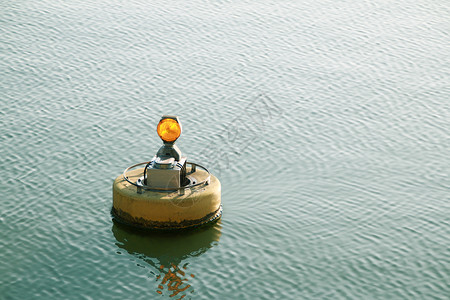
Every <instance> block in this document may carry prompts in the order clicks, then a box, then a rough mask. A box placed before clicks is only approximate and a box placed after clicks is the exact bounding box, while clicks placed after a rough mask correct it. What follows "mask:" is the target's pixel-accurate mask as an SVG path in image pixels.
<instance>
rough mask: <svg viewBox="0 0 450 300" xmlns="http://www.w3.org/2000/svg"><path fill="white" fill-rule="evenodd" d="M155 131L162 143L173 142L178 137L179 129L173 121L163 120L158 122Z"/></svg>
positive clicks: (178, 125)
mask: <svg viewBox="0 0 450 300" xmlns="http://www.w3.org/2000/svg"><path fill="white" fill-rule="evenodd" d="M156 131H157V132H158V135H159V137H160V138H161V139H162V140H163V141H165V142H173V141H175V140H176V139H177V138H178V137H179V136H180V134H181V127H180V124H178V122H177V121H175V120H174V119H163V120H161V121H159V123H158V127H157V128H156Z"/></svg>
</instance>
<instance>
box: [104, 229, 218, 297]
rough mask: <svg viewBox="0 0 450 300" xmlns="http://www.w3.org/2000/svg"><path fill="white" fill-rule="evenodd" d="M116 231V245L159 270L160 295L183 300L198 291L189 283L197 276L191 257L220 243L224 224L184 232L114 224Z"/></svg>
mask: <svg viewBox="0 0 450 300" xmlns="http://www.w3.org/2000/svg"><path fill="white" fill-rule="evenodd" d="M111 230H112V232H113V235H114V237H115V239H116V241H117V242H116V246H117V247H118V248H120V249H123V250H125V251H127V252H128V253H129V254H131V255H133V256H135V257H137V258H139V259H141V260H143V261H145V262H146V263H148V264H149V265H151V266H152V267H153V268H154V269H155V273H156V280H157V281H158V288H157V290H156V293H158V294H161V295H162V294H167V295H168V296H170V297H171V298H172V297H176V298H174V299H183V298H184V297H185V296H186V295H187V294H188V293H193V292H194V288H193V287H192V285H191V284H190V282H189V280H190V279H192V278H194V277H195V274H190V273H189V271H188V263H183V261H184V260H185V259H187V258H189V257H195V256H200V255H202V254H203V253H205V252H206V251H208V249H210V248H212V247H214V246H215V245H217V244H218V242H219V239H220V236H221V221H220V220H219V221H217V222H215V223H213V224H210V225H208V226H204V227H201V228H198V229H196V230H188V231H182V232H177V231H174V232H159V231H156V232H153V231H145V230H136V229H135V228H131V227H129V226H126V225H124V224H121V223H118V222H116V221H114V223H113V226H112V229H111Z"/></svg>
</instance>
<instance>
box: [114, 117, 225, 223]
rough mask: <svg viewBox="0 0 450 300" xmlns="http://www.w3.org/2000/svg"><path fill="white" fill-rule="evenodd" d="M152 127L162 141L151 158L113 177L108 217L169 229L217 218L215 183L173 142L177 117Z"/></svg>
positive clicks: (218, 188)
mask: <svg viewBox="0 0 450 300" xmlns="http://www.w3.org/2000/svg"><path fill="white" fill-rule="evenodd" d="M156 131H157V133H158V135H159V137H160V138H161V139H162V141H163V145H162V146H161V148H159V150H158V151H157V153H156V155H155V156H154V157H153V158H152V160H150V161H148V162H143V163H138V164H135V165H132V166H131V167H128V168H127V169H125V171H124V172H123V174H122V175H119V176H118V177H117V178H116V179H115V180H114V184H113V207H112V210H111V212H112V215H113V217H114V219H115V220H117V221H118V222H121V223H125V224H128V225H132V226H135V227H140V228H147V229H169V230H170V229H184V228H191V227H196V226H200V225H204V224H207V223H210V222H214V221H216V220H218V219H219V218H220V217H221V215H222V204H221V185H220V181H219V180H218V179H217V178H216V177H215V176H214V175H212V174H211V173H210V172H209V171H208V169H206V168H205V167H203V166H201V165H200V164H197V163H193V162H189V161H187V157H186V156H183V155H182V153H181V151H180V149H179V148H178V147H177V146H176V145H175V141H176V140H177V139H178V138H179V137H180V135H181V131H182V127H181V123H180V120H179V118H178V117H177V116H170V115H164V116H162V118H161V120H160V121H159V123H158V126H157V129H156ZM138 167H140V168H138Z"/></svg>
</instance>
